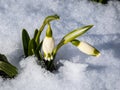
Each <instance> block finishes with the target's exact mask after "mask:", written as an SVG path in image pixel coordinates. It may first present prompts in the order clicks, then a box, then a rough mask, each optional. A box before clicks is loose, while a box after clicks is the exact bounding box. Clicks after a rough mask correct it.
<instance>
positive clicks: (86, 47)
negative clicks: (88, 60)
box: [71, 39, 100, 57]
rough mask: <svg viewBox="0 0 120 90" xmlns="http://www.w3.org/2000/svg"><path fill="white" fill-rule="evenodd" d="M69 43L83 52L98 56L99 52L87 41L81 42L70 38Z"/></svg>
mask: <svg viewBox="0 0 120 90" xmlns="http://www.w3.org/2000/svg"><path fill="white" fill-rule="evenodd" d="M71 43H72V44H73V45H74V46H76V47H77V48H78V49H79V50H80V51H82V52H83V53H85V54H88V55H92V56H97V57H98V56H100V52H99V51H98V50H97V49H96V48H95V47H93V46H92V45H90V44H89V43H87V42H83V41H79V40H77V39H75V40H72V41H71Z"/></svg>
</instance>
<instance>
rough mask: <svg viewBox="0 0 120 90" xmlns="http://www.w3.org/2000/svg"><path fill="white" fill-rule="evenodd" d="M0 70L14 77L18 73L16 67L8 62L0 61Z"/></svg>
mask: <svg viewBox="0 0 120 90" xmlns="http://www.w3.org/2000/svg"><path fill="white" fill-rule="evenodd" d="M0 71H3V72H4V73H5V74H7V75H8V76H9V77H14V76H16V75H17V74H18V71H17V68H16V67H15V66H13V65H11V64H10V63H7V62H4V61H0Z"/></svg>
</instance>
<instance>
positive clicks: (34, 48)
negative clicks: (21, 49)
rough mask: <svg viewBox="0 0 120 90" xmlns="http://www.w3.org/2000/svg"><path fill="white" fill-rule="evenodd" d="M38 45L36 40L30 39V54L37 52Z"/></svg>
mask: <svg viewBox="0 0 120 90" xmlns="http://www.w3.org/2000/svg"><path fill="white" fill-rule="evenodd" d="M36 47H37V45H36V42H35V40H34V39H32V40H30V41H29V45H28V56H31V55H33V54H34V53H35V50H36Z"/></svg>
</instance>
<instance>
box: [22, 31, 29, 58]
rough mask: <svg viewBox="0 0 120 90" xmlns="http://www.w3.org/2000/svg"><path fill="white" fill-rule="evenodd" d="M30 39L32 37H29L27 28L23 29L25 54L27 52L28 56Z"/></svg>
mask: <svg viewBox="0 0 120 90" xmlns="http://www.w3.org/2000/svg"><path fill="white" fill-rule="evenodd" d="M29 40H30V37H29V34H28V32H27V31H26V30H25V29H23V31H22V42H23V49H24V54H25V56H26V57H27V56H28V44H29Z"/></svg>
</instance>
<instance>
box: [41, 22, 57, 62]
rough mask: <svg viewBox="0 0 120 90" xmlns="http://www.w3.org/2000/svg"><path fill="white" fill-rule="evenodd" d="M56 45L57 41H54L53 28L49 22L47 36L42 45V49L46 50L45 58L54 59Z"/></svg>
mask: <svg viewBox="0 0 120 90" xmlns="http://www.w3.org/2000/svg"><path fill="white" fill-rule="evenodd" d="M54 46H55V42H54V38H53V37H52V30H51V26H50V23H48V28H47V31H46V36H45V38H44V40H43V45H42V50H43V52H44V59H45V60H48V61H50V60H53V55H52V52H53V49H54Z"/></svg>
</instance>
